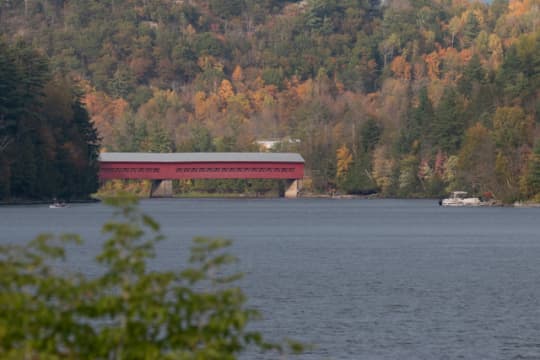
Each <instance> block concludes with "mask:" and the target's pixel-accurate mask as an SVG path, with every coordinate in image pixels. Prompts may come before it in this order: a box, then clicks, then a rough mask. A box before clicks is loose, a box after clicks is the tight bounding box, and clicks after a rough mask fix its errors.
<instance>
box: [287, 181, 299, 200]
mask: <svg viewBox="0 0 540 360" xmlns="http://www.w3.org/2000/svg"><path fill="white" fill-rule="evenodd" d="M286 186H287V190H285V198H287V199H296V198H297V197H298V193H299V192H300V190H301V189H302V180H300V179H291V180H287V185H286Z"/></svg>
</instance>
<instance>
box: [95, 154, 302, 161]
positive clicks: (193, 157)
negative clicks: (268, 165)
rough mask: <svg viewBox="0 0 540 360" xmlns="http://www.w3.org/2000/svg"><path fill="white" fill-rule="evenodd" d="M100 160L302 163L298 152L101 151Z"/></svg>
mask: <svg viewBox="0 0 540 360" xmlns="http://www.w3.org/2000/svg"><path fill="white" fill-rule="evenodd" d="M99 161H101V162H154V163H174V162H285V163H304V159H303V158H302V156H301V155H300V154H296V153H266V152H251V153H248V152H243V153H238V152H236V153H234V152H228V153H218V152H214V153H203V152H199V153H128V152H122V153H121V152H103V153H101V154H100V155H99Z"/></svg>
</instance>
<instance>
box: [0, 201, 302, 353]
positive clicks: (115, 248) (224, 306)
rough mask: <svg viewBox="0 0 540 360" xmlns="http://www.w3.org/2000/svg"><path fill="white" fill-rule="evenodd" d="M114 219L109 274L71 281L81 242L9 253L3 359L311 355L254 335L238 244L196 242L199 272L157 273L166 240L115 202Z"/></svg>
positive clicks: (51, 240) (1, 251)
mask: <svg viewBox="0 0 540 360" xmlns="http://www.w3.org/2000/svg"><path fill="white" fill-rule="evenodd" d="M107 203H108V204H110V205H112V206H114V207H115V208H116V212H115V218H121V219H122V220H121V221H111V222H108V223H106V224H105V225H104V226H103V231H104V233H105V234H107V236H108V238H107V239H106V241H105V243H104V245H103V249H102V252H101V253H100V254H99V255H98V257H97V261H98V263H99V264H100V271H101V272H100V274H98V275H96V276H86V275H83V274H79V273H72V272H68V271H66V269H67V264H66V262H65V260H66V256H67V254H66V251H65V246H66V244H70V243H75V244H80V243H81V240H80V238H79V237H78V236H76V235H66V236H62V237H60V238H56V237H52V236H48V235H41V236H39V237H38V238H36V239H35V240H34V241H32V242H30V243H29V244H28V245H26V246H18V245H8V246H2V247H1V248H0V358H3V359H39V360H42V359H43V360H53V359H235V358H236V357H237V355H239V354H240V353H242V352H243V351H245V350H246V349H248V348H253V349H258V350H259V351H275V352H276V353H278V354H280V355H283V354H285V353H297V352H301V351H302V345H300V344H298V343H294V342H290V343H288V345H287V346H284V345H282V344H275V343H269V342H266V341H265V340H264V339H263V336H262V334H261V333H260V332H256V331H248V330H247V329H246V327H247V325H248V323H250V322H251V321H253V320H256V319H257V318H259V314H258V312H257V311H255V310H253V309H249V308H247V307H246V306H245V303H246V297H245V295H244V294H243V292H242V290H241V289H240V288H238V287H235V286H233V285H232V283H233V282H234V281H236V280H238V279H239V278H240V277H241V275H240V274H236V273H234V274H230V272H227V271H226V269H225V268H224V266H226V265H230V264H232V263H234V262H236V261H237V259H236V258H235V257H233V256H230V255H228V254H227V253H225V252H224V248H226V247H227V246H229V245H230V241H229V240H224V239H211V238H202V237H199V238H195V239H194V244H193V247H192V252H191V258H190V263H191V267H189V268H187V269H185V270H183V271H155V270H150V269H149V268H148V261H149V260H150V259H152V258H153V257H155V249H154V245H155V244H156V243H157V242H158V241H160V240H161V239H162V238H163V236H162V235H161V234H160V231H159V224H158V223H157V222H156V221H155V220H153V219H152V218H151V217H149V216H148V215H145V214H142V213H141V212H140V211H139V209H138V207H137V204H136V201H135V200H134V199H133V198H128V197H117V198H114V199H109V200H107Z"/></svg>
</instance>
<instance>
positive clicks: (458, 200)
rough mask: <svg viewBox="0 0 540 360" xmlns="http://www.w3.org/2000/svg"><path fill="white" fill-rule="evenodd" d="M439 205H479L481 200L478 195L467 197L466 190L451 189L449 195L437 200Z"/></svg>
mask: <svg viewBox="0 0 540 360" xmlns="http://www.w3.org/2000/svg"><path fill="white" fill-rule="evenodd" d="M439 205H441V206H480V205H482V201H481V200H480V198H478V197H468V196H467V192H466V191H453V192H452V193H451V194H450V197H448V198H446V199H442V200H439Z"/></svg>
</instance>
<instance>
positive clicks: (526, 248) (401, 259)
mask: <svg viewBox="0 0 540 360" xmlns="http://www.w3.org/2000/svg"><path fill="white" fill-rule="evenodd" d="M142 207H143V209H144V210H145V211H146V212H148V213H149V214H151V215H153V216H154V217H155V218H156V219H158V220H159V221H160V223H161V224H162V227H163V231H164V233H165V234H166V235H167V236H168V240H166V241H165V242H163V243H160V245H159V249H158V253H159V257H158V264H159V266H163V267H164V268H170V267H173V266H176V265H178V264H179V263H184V261H185V259H186V257H187V253H186V249H187V247H188V246H189V243H190V241H191V238H192V237H193V236H196V235H210V236H223V237H227V238H231V239H233V240H234V245H233V247H232V249H231V252H232V253H234V254H235V255H237V256H238V257H239V258H240V260H241V264H240V269H241V270H242V271H244V272H245V273H246V278H245V279H244V280H243V281H242V286H243V288H244V290H245V292H246V293H247V295H248V297H249V302H250V304H251V306H254V307H257V308H258V309H260V310H261V311H262V313H263V316H264V319H263V320H262V321H261V322H259V323H257V324H256V327H257V328H260V329H263V331H264V333H265V334H267V335H268V336H269V337H270V338H273V339H282V338H284V337H289V338H294V339H297V340H302V341H306V342H310V343H314V344H316V347H315V349H313V350H312V351H309V352H308V353H306V354H304V355H302V356H301V357H299V358H300V359H540V236H539V234H540V209H523V208H520V209H514V208H441V207H439V206H437V203H436V201H414V200H403V201H401V200H342V201H333V200H307V199H306V200H284V199H275V200H184V199H182V200H148V201H143V202H142ZM110 214H111V210H110V209H108V208H107V207H105V206H104V205H102V204H84V205H73V206H71V207H70V208H68V209H48V208H47V207H46V206H13V207H0V241H1V242H6V241H23V240H27V239H30V238H33V237H34V236H35V235H36V234H37V233H40V232H43V231H50V232H55V233H59V232H77V233H80V234H82V235H83V237H84V238H85V239H86V243H85V245H84V246H83V247H82V248H80V249H77V250H76V251H75V250H74V251H72V252H73V253H74V254H75V261H74V266H76V267H77V268H78V269H80V270H82V271H85V272H89V273H91V272H93V271H96V268H95V266H94V265H91V259H92V257H93V256H94V255H95V254H97V252H98V250H99V247H100V242H101V239H102V236H101V235H100V231H99V227H100V225H101V224H102V223H103V221H105V220H106V219H107V218H108V217H109V216H110ZM179 244H180V245H179ZM75 264H76V265H75Z"/></svg>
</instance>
